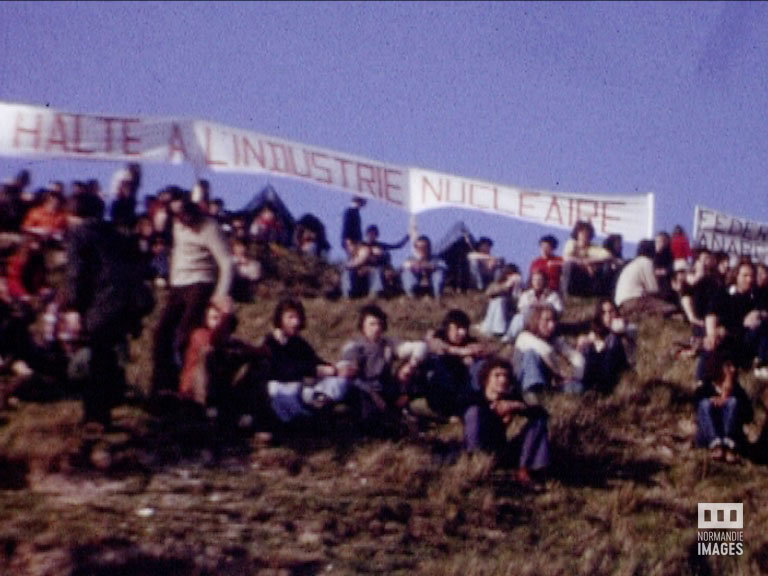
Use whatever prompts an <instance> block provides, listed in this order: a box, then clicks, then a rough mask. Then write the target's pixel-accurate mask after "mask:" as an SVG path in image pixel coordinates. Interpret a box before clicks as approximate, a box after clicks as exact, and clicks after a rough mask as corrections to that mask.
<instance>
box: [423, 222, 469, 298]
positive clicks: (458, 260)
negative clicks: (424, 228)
mask: <svg viewBox="0 0 768 576" xmlns="http://www.w3.org/2000/svg"><path fill="white" fill-rule="evenodd" d="M474 245H475V238H474V236H472V233H471V232H470V230H469V228H467V225H466V224H464V222H463V221H461V220H459V221H458V222H456V223H455V224H454V225H453V226H451V228H450V229H449V230H448V232H446V233H445V235H444V236H443V237H442V238H440V240H438V241H437V242H435V244H434V246H433V249H432V254H434V255H435V256H437V257H438V258H441V259H442V260H443V261H444V262H445V264H446V266H447V267H448V270H447V273H446V277H445V285H446V286H451V287H453V289H454V290H457V291H460V292H464V291H466V290H467V289H469V287H470V286H471V279H470V274H469V261H468V260H467V254H469V253H470V252H471V251H472V250H473V247H474Z"/></svg>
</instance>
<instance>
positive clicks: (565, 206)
mask: <svg viewBox="0 0 768 576" xmlns="http://www.w3.org/2000/svg"><path fill="white" fill-rule="evenodd" d="M410 192H411V194H410V198H411V204H410V209H411V212H412V213H414V214H417V213H419V212H424V211H426V210H434V209H437V208H468V209H471V210H481V211H483V212H488V213H490V214H496V215H499V216H505V217H507V218H516V219H518V220H525V221H527V222H532V223H535V224H541V225H542V226H551V227H554V228H562V229H566V230H571V229H572V228H573V225H574V224H575V223H576V222H577V221H578V220H589V221H590V222H592V225H593V226H594V227H595V232H596V233H597V234H598V235H600V236H607V235H608V234H621V235H622V237H623V238H624V240H626V241H628V242H638V241H639V240H642V239H644V238H652V237H653V194H642V195H633V196H596V195H583V194H567V193H559V192H548V191H546V190H533V189H526V188H516V187H510V186H502V185H499V184H492V183H490V182H481V181H478V180H467V179H466V178H461V177H459V176H451V175H448V174H440V173H437V172H427V171H426V170H420V169H416V168H412V169H411V170H410Z"/></svg>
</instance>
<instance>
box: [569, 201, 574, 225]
mask: <svg viewBox="0 0 768 576" xmlns="http://www.w3.org/2000/svg"><path fill="white" fill-rule="evenodd" d="M574 224H575V222H574V221H573V198H568V226H573V225H574Z"/></svg>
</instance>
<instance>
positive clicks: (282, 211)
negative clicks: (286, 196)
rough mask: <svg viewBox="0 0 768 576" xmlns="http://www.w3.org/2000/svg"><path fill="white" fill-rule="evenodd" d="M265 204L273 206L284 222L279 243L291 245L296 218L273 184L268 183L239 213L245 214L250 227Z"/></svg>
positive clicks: (273, 209) (278, 216)
mask: <svg viewBox="0 0 768 576" xmlns="http://www.w3.org/2000/svg"><path fill="white" fill-rule="evenodd" d="M265 206H269V207H270V208H272V211H273V212H274V213H275V214H276V215H277V218H278V219H279V220H280V222H281V224H282V227H281V229H282V232H281V234H280V238H279V240H278V244H281V245H282V246H290V245H291V243H292V242H293V231H294V228H295V227H296V220H295V219H294V217H293V214H291V211H290V210H288V208H287V207H286V205H285V203H284V202H283V201H282V199H281V198H280V196H279V195H278V194H277V191H276V190H275V189H274V187H273V186H272V185H271V184H267V185H266V186H265V187H264V188H263V189H262V190H261V192H258V193H257V194H255V195H254V196H253V198H251V200H250V201H249V202H248V203H247V204H246V205H245V206H243V207H242V208H241V209H240V210H239V211H238V214H241V215H243V216H245V221H246V225H247V226H248V227H250V225H251V223H252V222H253V220H254V218H256V216H257V215H258V213H259V212H260V211H261V210H262V209H263V208H264V207H265Z"/></svg>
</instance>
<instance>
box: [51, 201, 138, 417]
mask: <svg viewBox="0 0 768 576" xmlns="http://www.w3.org/2000/svg"><path fill="white" fill-rule="evenodd" d="M72 204H73V210H72V215H71V216H70V218H69V231H68V234H67V238H66V247H67V261H68V267H67V275H66V281H65V284H64V288H63V291H62V294H61V295H60V310H61V311H62V312H63V316H64V321H65V324H66V326H67V327H68V328H69V330H71V331H72V333H73V334H76V335H77V336H78V340H79V342H80V343H81V344H82V348H81V350H82V351H84V352H85V354H82V356H83V357H84V358H87V361H86V363H87V371H86V375H85V377H84V381H83V411H84V415H83V422H84V423H90V422H95V423H97V424H101V425H102V426H104V427H107V426H109V425H110V423H111V415H110V412H111V409H112V407H113V406H114V405H115V404H116V403H117V402H118V400H119V399H120V397H121V395H122V393H123V387H124V384H125V377H124V373H123V371H122V368H121V366H120V364H119V362H118V350H119V348H120V347H121V346H124V345H125V343H126V336H127V335H128V333H129V332H131V331H133V330H134V329H135V326H134V325H133V322H134V321H135V320H136V315H137V310H135V309H134V307H133V303H134V300H135V297H136V294H137V292H138V291H139V288H140V287H139V285H138V283H140V282H142V281H143V279H142V276H141V274H140V272H139V270H140V268H139V259H138V254H137V253H135V252H134V251H133V245H132V244H131V243H130V242H129V241H128V240H127V239H126V238H125V237H123V236H122V235H121V234H119V233H118V232H117V230H116V229H115V228H114V226H113V225H112V224H111V223H109V222H106V221H104V219H103V216H104V209H105V207H104V202H103V201H102V200H101V198H99V197H98V196H97V195H95V194H92V193H90V192H85V193H82V194H79V195H77V196H74V197H73V198H72Z"/></svg>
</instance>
